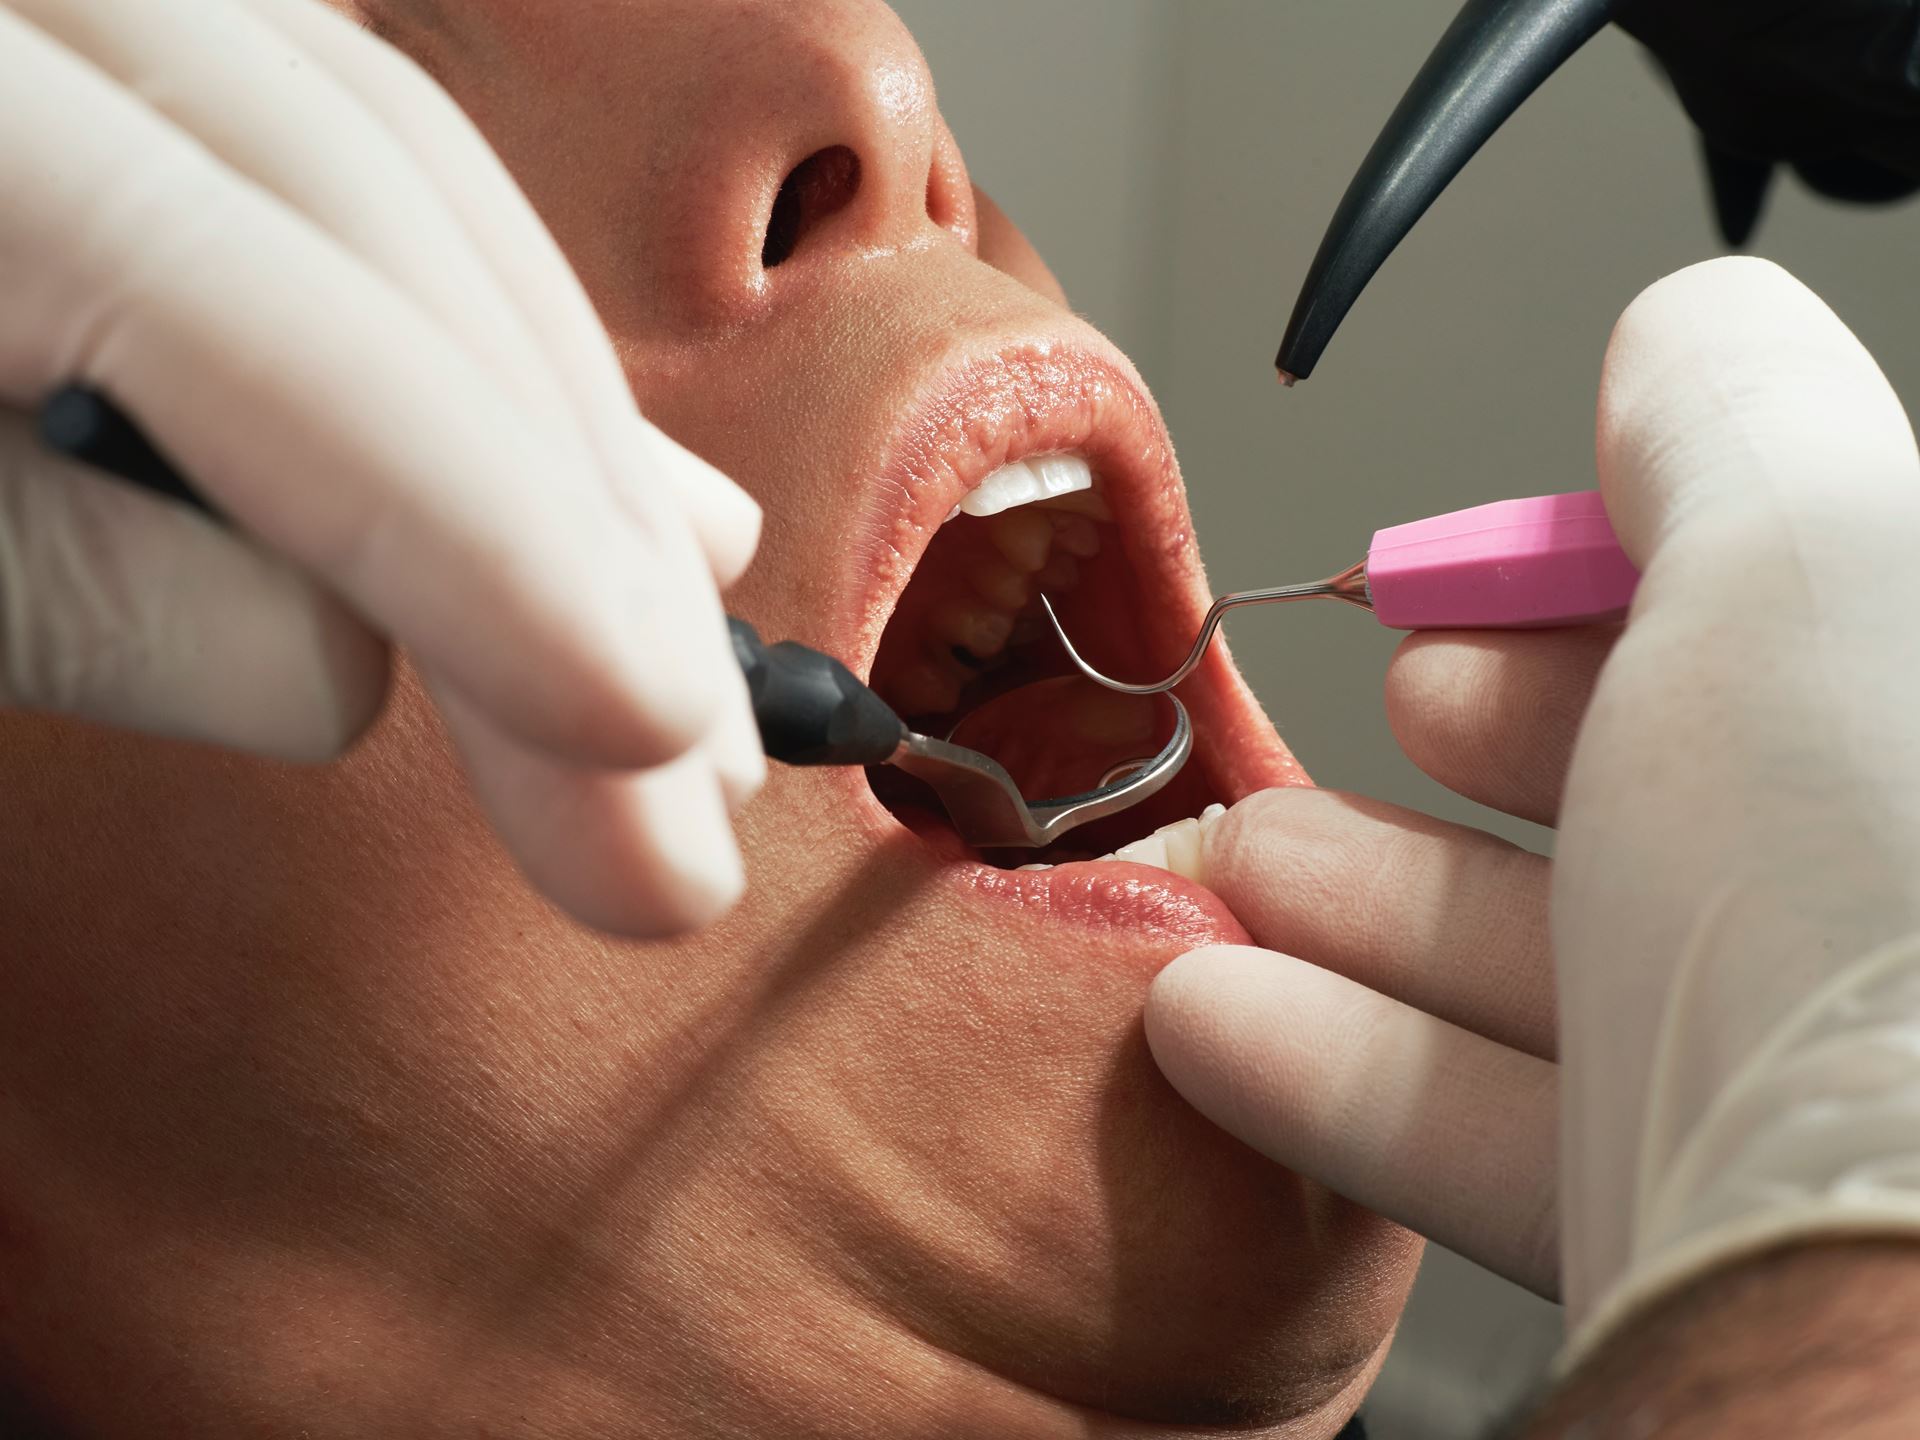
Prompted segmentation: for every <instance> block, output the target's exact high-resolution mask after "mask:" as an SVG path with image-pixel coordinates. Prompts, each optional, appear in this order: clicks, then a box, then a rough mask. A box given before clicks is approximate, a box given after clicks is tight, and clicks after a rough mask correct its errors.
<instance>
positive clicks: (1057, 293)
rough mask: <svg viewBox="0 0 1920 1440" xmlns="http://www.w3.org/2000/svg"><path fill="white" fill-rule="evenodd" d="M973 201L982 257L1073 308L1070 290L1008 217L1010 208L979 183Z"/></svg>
mask: <svg viewBox="0 0 1920 1440" xmlns="http://www.w3.org/2000/svg"><path fill="white" fill-rule="evenodd" d="M973 204H974V210H975V212H976V213H977V214H978V215H979V224H980V258H981V259H982V260H984V261H986V262H987V264H989V265H991V266H993V268H994V269H996V270H999V271H1001V272H1002V273H1004V274H1007V275H1011V276H1012V277H1013V278H1014V279H1016V280H1018V281H1019V282H1020V283H1021V284H1022V285H1025V286H1026V287H1027V288H1028V289H1029V290H1031V291H1033V292H1034V293H1035V294H1036V295H1043V296H1045V297H1046V298H1047V299H1049V300H1051V301H1053V303H1054V304H1056V305H1058V306H1059V307H1060V308H1061V309H1062V310H1070V309H1072V308H1073V307H1072V306H1070V305H1069V304H1068V303H1067V292H1066V290H1065V289H1064V288H1063V287H1062V286H1061V284H1060V282H1059V281H1058V280H1057V279H1055V278H1054V274H1053V271H1052V270H1051V269H1049V268H1048V266H1047V262H1046V261H1044V260H1042V259H1041V258H1040V252H1039V251H1038V250H1036V249H1034V248H1033V243H1032V242H1031V241H1030V240H1028V239H1027V237H1026V236H1025V235H1024V234H1023V233H1021V230H1020V227H1019V226H1017V225H1015V224H1014V223H1013V221H1012V220H1010V219H1008V218H1007V213H1006V211H1004V210H1002V209H1001V208H1000V207H999V206H998V205H996V204H995V203H994V202H993V198H992V197H991V196H990V195H988V194H987V192H986V191H984V190H982V189H981V188H980V187H979V186H978V185H976V186H974V187H973Z"/></svg>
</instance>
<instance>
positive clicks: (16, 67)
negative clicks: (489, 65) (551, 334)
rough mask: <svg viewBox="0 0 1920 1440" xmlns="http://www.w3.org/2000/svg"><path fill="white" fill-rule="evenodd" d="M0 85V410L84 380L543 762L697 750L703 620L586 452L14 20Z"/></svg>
mask: <svg viewBox="0 0 1920 1440" xmlns="http://www.w3.org/2000/svg"><path fill="white" fill-rule="evenodd" d="M170 13H171V12H170ZM162 23H164V19H163V21H162ZM0 65H3V66H4V67H5V73H6V78H7V82H8V83H7V91H8V103H7V105H6V106H5V107H0V189H4V190H5V191H6V193H7V194H8V195H9V197H10V199H11V201H12V203H10V204H9V205H7V206H5V207H0V250H3V251H4V252H5V253H7V254H8V255H9V256H10V257H12V258H13V259H14V260H16V261H18V262H21V263H12V264H8V265H6V266H0V304H4V306H5V307H6V308H7V310H8V312H9V315H10V318H11V322H12V323H11V324H10V325H9V327H8V329H7V332H6V333H5V335H0V397H3V398H7V399H11V400H13V401H14V402H15V403H17V404H20V405H23V406H25V405H31V404H33V403H35V402H36V401H37V400H38V399H39V397H40V396H41V395H43V394H44V393H45V392H46V391H48V390H50V389H51V388H53V387H54V386H55V385H57V384H59V383H61V382H63V381H66V380H70V379H75V378H80V379H85V380H88V381H91V382H93V383H96V384H98V385H100V386H101V387H102V388H104V389H106V390H107V391H108V392H109V393H111V394H113V395H114V396H115V397H116V398H117V399H119V400H121V401H122V402H123V403H124V404H126V406H127V407H128V408H129V409H130V410H131V411H132V412H133V413H134V414H135V416H136V417H137V418H138V419H139V420H141V422H142V423H143V424H144V425H145V426H146V428H147V429H148V430H149V433H151V434H152V435H153V436H154V437H155V439H156V441H157V442H158V443H159V444H160V445H161V447H162V448H163V449H165V450H166V451H167V452H168V453H169V454H170V455H171V456H172V458H173V459H174V460H175V461H176V462H177V463H179V464H180V465H181V466H182V468H183V469H184V470H186V471H187V472H188V473H189V474H190V475H192V477H193V478H194V480H195V481H196V483H198V484H200V485H201V486H202V487H203V488H204V490H205V491H206V492H207V493H208V495H209V497H210V498H211V499H212V500H214V502H215V503H216V504H218V505H219V506H220V507H221V508H222V509H224V510H225V511H227V512H228V513H229V514H231V515H232V516H233V517H234V518H235V519H236V520H238V521H239V522H240V523H241V524H242V525H243V526H244V527H245V528H246V529H247V530H249V531H251V532H252V533H253V534H255V535H256V536H258V537H259V538H260V539H262V540H264V541H266V542H267V543H269V544H271V545H273V546H275V547H276V548H278V549H280V550H282V551H284V552H285V553H286V554H288V555H289V556H291V557H292V558H294V559H295V560H296V561H298V562H300V563H301V564H302V565H304V566H306V567H307V568H308V569H310V570H312V571H315V572H317V573H319V574H320V575H321V576H323V577H324V578H325V579H327V580H328V581H329V582H330V583H331V584H333V585H334V586H335V587H337V588H338V589H339V590H340V591H341V592H342V593H343V594H344V595H345V596H346V597H347V598H348V599H349V600H350V601H351V602H353V603H354V605H355V606H356V607H357V608H358V609H360V610H361V611H362V612H363V613H364V614H366V615H367V616H368V617H369V618H370V619H372V620H373V621H374V622H375V623H376V624H377V625H379V626H380V627H381V628H383V629H385V630H387V631H389V632H390V633H391V634H393V635H394V636H395V638H397V639H399V640H401V641H402V642H403V643H404V644H406V645H407V646H408V647H409V648H411V649H414V650H416V651H417V652H419V653H421V654H422V655H423V656H426V657H429V658H431V660H432V661H433V662H434V663H435V664H436V665H437V666H439V667H440V668H441V669H443V670H444V671H445V672H446V673H447V674H448V675H449V676H450V677H452V678H453V679H454V680H455V681H456V682H457V683H458V684H459V686H460V688H461V689H462V690H463V692H465V693H466V694H468V695H470V696H472V697H473V698H474V700H475V701H476V702H477V703H479V704H481V705H483V706H484V707H485V708H486V709H487V710H488V711H489V713H491V714H493V715H494V716H495V717H496V718H497V719H498V720H499V722H500V723H501V724H503V725H505V726H507V727H508V728H509V729H511V730H512V731H513V732H514V733H516V734H518V735H521V736H522V737H524V738H526V739H528V740H530V741H532V742H534V743H537V744H540V745H542V746H544V747H548V748H552V749H553V750H555V751H556V753H559V754H562V755H566V756H570V757H574V758H578V759H581V760H583V761H586V762H590V763H596V764H604V765H615V766H619V765H636V766H637V765H647V764H652V763H657V762H658V761H660V760H663V759H665V758H667V757H668V756H671V755H674V754H678V753H680V752H681V751H682V750H684V749H685V748H686V747H687V746H688V745H690V744H691V743H693V741H694V740H695V739H696V738H697V737H698V736H699V735H701V734H702V733H703V732H704V730H705V728H706V727H707V725H708V723H709V722H710V720H711V718H712V716H713V713H714V711H715V709H716V707H717V705H719V704H720V703H721V702H722V699H723V696H725V695H727V693H728V692H726V691H725V690H724V688H723V682H724V680H725V678H726V677H725V675H724V673H723V671H722V667H721V664H720V661H721V659H722V658H723V657H724V655H725V649H724V641H723V638H722V632H721V627H720V622H719V618H718V617H719V612H718V606H717V604H713V602H711V601H709V602H708V603H709V605H711V607H712V610H713V616H712V624H711V626H710V627H709V626H688V625H685V624H682V623H680V612H681V609H682V608H683V604H684V601H683V600H682V599H681V597H679V596H677V595H676V593H675V592H674V588H673V587H672V586H671V585H668V586H665V587H664V588H663V585H662V576H663V574H671V573H673V571H674V569H675V567H672V566H665V567H663V566H660V565H657V564H655V563H653V562H654V561H655V560H656V559H657V558H658V556H657V551H658V546H657V545H656V544H653V543H652V542H648V543H644V544H643V543H639V542H638V541H637V539H636V535H635V531H634V528H633V527H632V526H631V525H630V524H628V523H625V521H624V518H623V516H622V514H621V505H620V502H619V501H618V499H617V498H616V496H615V495H614V493H613V491H612V489H611V487H609V486H608V485H606V484H605V483H603V481H602V480H601V478H600V477H598V476H589V475H584V474H575V473H572V472H573V471H575V470H578V469H580V467H581V466H582V465H583V464H584V463H586V462H585V461H584V460H583V455H584V447H582V446H580V445H579V444H578V443H577V442H576V443H567V442H565V441H564V440H563V439H561V438H559V437H560V431H559V428H558V427H557V426H555V425H554V424H552V423H548V422H547V419H546V417H544V416H542V415H540V414H538V413H537V412H535V411H533V410H530V409H529V408H528V407H527V406H526V405H525V404H523V403H519V397H518V396H517V395H516V394H515V392H514V391H513V389H512V388H511V387H509V386H506V385H504V384H503V383H502V381H501V380H500V378H499V376H498V375H496V374H495V373H493V372H492V371H490V370H489V369H488V368H487V366H486V365H485V364H484V363H483V362H482V361H481V360H480V359H479V358H478V357H477V356H476V355H475V354H474V352H473V351H472V350H471V349H470V348H469V346H468V345H467V344H466V343H465V342H464V340H463V339H462V338H461V337H459V336H456V335H454V334H452V333H450V332H449V331H448V330H447V329H446V328H445V326H443V325H442V324H441V323H439V321H438V320H437V319H436V317H435V316H434V315H433V314H432V313H431V312H430V311H429V310H427V309H424V308H423V307H422V306H420V305H419V304H417V303H416V302H415V301H414V300H413V299H412V297H410V296H409V295H408V294H407V293H405V291H404V290H403V289H401V288H400V287H399V286H398V285H396V284H395V283H394V282H393V281H392V280H391V279H390V278H388V277H387V276H386V275H383V274H382V273H381V272H380V271H379V270H378V269H377V268H375V267H373V266H370V265H369V264H368V263H366V261H365V260H364V259H363V258H362V257H360V256H358V255H356V254H355V253H353V252H352V251H351V250H350V249H348V248H346V247H345V246H343V245H342V244H340V243H339V242H338V241H337V240H336V239H335V238H334V237H332V236H330V235H329V234H327V233H326V232H325V231H324V230H323V229H322V228H321V227H319V226H316V225H315V224H313V223H312V222H311V221H310V220H309V219H308V217H306V216H304V215H302V214H301V213H299V212H298V211H297V210H296V209H294V208H293V207H292V206H290V205H289V204H287V203H285V202H284V201H281V200H279V199H278V198H276V197H275V196H274V195H272V194H269V193H267V192H266V191H264V190H262V189H261V188H260V187H258V186H257V185H252V184H249V183H247V182H246V181H245V180H244V179H243V178H242V177H240V176H239V175H237V174H236V173H235V172H233V171H231V170H229V169H227V168H225V167H224V166H223V165H222V164H221V163H220V161H219V159H218V158H217V156H216V155H215V154H214V152H212V151H210V150H209V149H207V148H206V147H205V146H204V145H202V144H200V143H199V142H198V141H197V140H196V139H195V138H194V137H193V136H191V135H189V134H187V133H186V132H184V131H182V130H181V129H180V128H178V127H177V126H176V125H174V124H173V123H172V122H171V121H169V120H168V119H167V118H166V117H164V116H162V115H160V114H159V113H158V112H156V111H155V110H153V109H151V108H150V107H148V106H146V105H143V104H142V103H141V102H140V101H138V100H137V99H135V98H134V96H132V95H131V94H130V93H128V92H127V91H126V90H125V89H124V88H122V87H121V86H119V85H117V84H115V83H114V82H113V81H112V80H111V79H110V78H109V77H108V76H107V75H106V74H105V73H103V72H102V71H100V70H99V69H97V68H95V67H94V66H92V65H91V64H89V63H88V62H87V61H86V60H85V59H83V58H82V57H81V56H79V55H78V54H76V53H75V52H73V51H72V50H70V49H68V48H66V47H65V46H63V45H61V44H60V43H58V42H57V41H56V40H54V39H52V38H51V37H49V36H48V35H46V34H45V33H43V32H42V31H40V30H38V29H36V28H35V27H34V26H32V25H31V24H29V23H27V22H26V21H24V20H22V19H20V18H19V17H18V16H17V15H16V14H14V13H12V12H10V11H5V10H0ZM75 117H84V123H76V121H75ZM262 357H271V358H270V359H266V360H263V358H262ZM556 472H566V473H556ZM656 538H658V537H656ZM667 540H668V541H670V540H671V537H670V536H668V537H667ZM663 543H664V542H663ZM687 544H688V545H689V546H690V544H691V541H690V540H689V541H688V542H687Z"/></svg>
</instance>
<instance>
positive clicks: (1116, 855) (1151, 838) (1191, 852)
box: [1016, 805, 1227, 885]
mask: <svg viewBox="0 0 1920 1440" xmlns="http://www.w3.org/2000/svg"><path fill="white" fill-rule="evenodd" d="M1226 813H1227V807H1226V806H1224V805H1209V806H1207V808H1206V809H1204V810H1202V811H1201V812H1200V813H1199V814H1198V815H1194V816H1190V817H1189V818H1187V819H1185V820H1176V821H1174V822H1173V823H1172V824H1171V825H1162V826H1161V827H1160V828H1159V829H1158V830H1156V831H1154V832H1153V833H1152V834H1151V835H1143V836H1141V837H1140V838H1139V839H1138V840H1135V841H1134V842H1132V843H1131V844H1129V845H1122V846H1121V847H1120V848H1119V849H1118V850H1115V851H1114V852H1113V853H1112V854H1111V855H1101V856H1098V857H1096V858H1098V859H1100V860H1124V861H1127V862H1129V863H1131V864H1134V865H1151V866H1153V867H1154V868H1155V869H1158V870H1169V871H1171V872H1172V873H1174V874H1175V875H1178V876H1181V877H1182V878H1183V879H1187V880H1191V881H1193V882H1194V883H1195V884H1196V885H1204V884H1206V883H1207V866H1206V859H1205V854H1206V834H1207V831H1208V830H1210V829H1212V828H1213V826H1214V823H1215V822H1216V821H1218V820H1219V818H1220V817H1221V816H1222V815H1224V814H1226ZM1016 868H1018V869H1021V870H1051V869H1052V868H1053V866H1051V865H1021V866H1018V867H1016Z"/></svg>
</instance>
